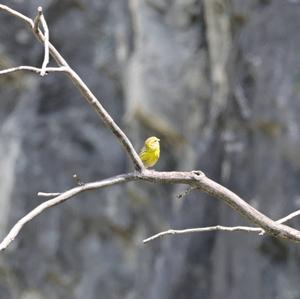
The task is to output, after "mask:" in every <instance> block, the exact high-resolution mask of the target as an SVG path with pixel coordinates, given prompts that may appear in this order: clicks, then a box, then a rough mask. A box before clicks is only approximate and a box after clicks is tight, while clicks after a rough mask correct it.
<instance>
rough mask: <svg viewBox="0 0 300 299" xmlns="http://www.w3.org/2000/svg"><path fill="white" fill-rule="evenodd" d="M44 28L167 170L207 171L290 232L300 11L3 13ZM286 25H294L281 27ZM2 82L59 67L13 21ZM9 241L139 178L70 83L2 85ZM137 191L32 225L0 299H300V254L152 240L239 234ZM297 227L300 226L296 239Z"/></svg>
mask: <svg viewBox="0 0 300 299" xmlns="http://www.w3.org/2000/svg"><path fill="white" fill-rule="evenodd" d="M2 3H3V4H7V5H10V6H12V7H13V8H15V9H19V10H20V11H21V12H23V13H24V14H27V15H28V16H31V17H34V15H35V11H36V8H37V6H38V5H43V8H44V11H45V16H46V19H47V21H48V25H49V28H50V38H51V41H52V42H53V43H54V45H55V46H56V47H57V48H58V49H59V51H61V53H62V55H63V56H64V58H65V59H66V60H67V61H68V62H69V63H70V65H71V66H73V67H74V69H75V70H76V71H78V73H79V75H80V76H81V77H82V79H83V80H84V81H85V82H86V83H87V84H88V86H89V87H90V88H91V90H92V91H93V92H94V93H95V95H96V96H98V97H99V99H100V100H101V102H102V104H103V105H104V106H105V107H106V109H107V110H108V111H109V112H110V113H111V115H112V116H113V118H114V119H115V120H116V122H117V123H118V124H120V125H121V127H122V128H124V131H125V132H126V133H127V134H128V135H129V136H130V138H131V140H132V141H133V143H134V145H135V147H136V148H137V149H139V147H140V146H142V144H143V140H144V139H145V138H146V137H148V136H150V135H157V136H158V137H160V138H161V140H162V158H161V160H160V162H159V164H158V166H157V169H158V170H162V169H164V170H169V169H170V170H171V169H177V170H178V169H181V170H186V169H187V170H190V169H201V170H204V171H205V172H206V173H207V175H208V176H210V177H213V178H214V179H216V180H217V181H219V182H221V183H223V184H225V185H226V186H228V187H230V188H231V189H232V190H233V191H235V192H237V193H238V194H240V195H241V196H242V197H243V198H246V199H248V200H249V201H250V202H251V203H252V204H253V205H254V206H255V207H258V209H259V210H261V211H262V212H264V213H266V214H267V215H269V216H270V217H272V218H274V219H276V218H280V217H282V216H284V215H286V214H287V213H289V212H291V211H292V210H295V209H297V208H298V205H299V184H297V182H298V180H297V179H298V173H299V165H300V163H299V161H300V160H299V153H298V152H299V150H298V149H299V144H300V140H299V136H300V135H299V120H298V115H299V113H298V112H299V110H300V109H299V108H300V104H299V103H300V102H299V92H298V79H299V78H298V77H299V76H298V72H299V59H298V52H299V51H298V49H299V48H300V39H299V38H298V36H297V34H295V32H297V30H298V29H297V28H299V25H300V24H298V23H299V20H300V18H299V4H298V3H297V2H295V1H294V2H292V1H290V2H289V1H286V2H283V1H280V0H277V1H276V0H273V1H253V0H251V1H250V0H249V1H248V0H234V1H220V0H206V1H201V0H185V1H181V0H178V1H177V0H176V1H170V0H129V1H123V0H111V1H104V0H101V1H92V0H89V1H80V0H76V1H75V0H73V1H72V0H68V1H67V0H66V1H54V0H53V1H34V0H31V1H2ZM279 16H280V17H279ZM0 24H2V26H1V27H0V39H1V45H0V66H1V69H2V68H7V67H10V66H15V65H39V64H41V61H42V57H43V52H42V47H41V45H39V44H38V43H37V42H36V41H35V40H34V38H33V37H32V35H31V33H30V32H29V31H28V30H27V29H26V28H24V26H23V24H22V23H21V22H20V21H18V20H16V19H15V18H13V17H10V16H7V15H6V14H3V13H1V14H0ZM0 98H1V101H0V125H1V127H0V153H1V155H0V169H1V172H0V175H1V179H0V190H1V197H0V215H1V217H0V229H1V230H0V231H1V236H4V235H5V234H6V233H7V231H8V230H9V228H10V227H11V225H12V224H13V223H15V222H16V221H17V220H18V219H19V218H20V217H22V216H23V215H24V214H25V213H27V212H28V211H29V210H31V209H32V208H33V207H35V206H36V205H38V204H39V203H41V202H42V200H44V199H42V198H37V196H36V193H37V192H38V191H44V192H57V191H63V190H66V189H68V188H71V187H72V186H74V185H75V184H76V182H75V181H74V180H73V179H72V175H73V174H74V173H76V174H77V175H78V176H79V177H80V180H81V181H83V182H87V181H94V180H99V179H103V178H107V177H110V176H113V175H115V174H119V173H123V172H126V171H128V170H129V169H131V168H132V165H131V163H130V162H128V159H127V156H126V155H125V153H124V152H123V149H122V148H121V146H120V145H119V144H118V142H117V141H116V140H115V138H114V136H112V134H111V133H110V132H109V131H108V130H107V129H106V128H105V127H104V126H103V124H102V123H101V120H99V119H98V117H97V115H96V113H94V112H93V111H92V109H91V108H90V107H89V106H88V105H87V103H85V101H84V99H82V97H81V96H80V94H79V93H78V92H77V91H76V90H75V88H74V86H73V85H72V84H71V82H69V81H68V79H67V78H66V77H65V76H64V75H63V74H50V75H48V76H46V77H45V78H40V77H38V76H33V75H32V74H28V73H16V74H11V75H8V76H4V77H1V78H0ZM182 190H183V189H182V186H181V187H180V186H158V185H149V184H128V185H126V186H124V185H123V186H115V187H112V188H109V189H103V190H100V191H97V192H91V193H88V194H82V195H80V196H78V198H74V199H71V200H70V201H69V202H67V203H65V204H64V205H61V206H58V207H56V208H53V209H51V210H49V211H47V212H46V213H44V214H43V215H41V216H39V217H38V218H37V219H35V220H34V221H32V222H31V223H30V224H28V225H27V226H26V227H25V229H24V230H23V231H22V232H21V234H20V235H19V236H18V238H17V240H16V241H15V242H14V243H13V244H12V246H11V247H10V248H9V249H8V250H7V251H6V252H5V253H3V254H1V259H0V266H1V272H0V298H22V299H25V298H51V299H52V298H53V299H56V298H78V299H79V298H83V297H85V298H89V299H90V298H91V299H93V298H107V299H109V298H130V299H131V298H141V297H144V298H149V299H154V298H155V299H158V298H162V299H166V298H176V299H177V298H179V299H181V298H191V299H192V298H200V297H201V298H274V297H275V298H277V297H278V298H298V297H299V293H300V289H299V287H298V278H299V270H298V269H299V267H298V261H299V258H298V255H299V250H298V249H297V246H295V245H292V244H287V243H282V242H280V241H277V240H272V239H270V238H268V237H263V238H262V237H258V236H255V235H250V234H249V235H246V234H231V235H229V234H225V233H219V234H202V235H188V236H180V237H170V238H166V239H164V240H158V241H155V242H153V243H152V244H149V245H147V246H145V245H142V239H143V238H145V237H147V236H149V235H150V234H153V233H156V232H158V231H161V230H164V229H167V228H169V227H174V228H187V227H197V226H209V225H216V224H223V225H239V224H243V220H242V219H241V218H240V217H239V216H238V215H235V213H234V212H233V211H231V210H230V209H229V208H227V207H226V206H224V204H223V203H219V202H217V201H216V200H214V199H211V198H207V197H206V196H205V195H204V194H201V193H193V194H191V195H189V196H188V197H187V198H185V200H183V201H181V202H179V201H178V200H177V199H176V194H178V192H180V191H182ZM296 224H297V221H296V220H294V222H293V225H294V226H295V227H296Z"/></svg>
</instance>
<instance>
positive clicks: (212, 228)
mask: <svg viewBox="0 0 300 299" xmlns="http://www.w3.org/2000/svg"><path fill="white" fill-rule="evenodd" d="M212 231H226V232H237V231H239V232H241V231H243V232H261V231H262V229H261V228H259V227H248V226H222V225H216V226H208V227H197V228H188V229H169V230H166V231H163V232H160V233H158V234H155V235H153V236H151V237H149V238H147V239H144V240H143V243H148V242H150V241H153V240H154V239H157V238H161V237H163V236H165V235H178V234H189V233H200V232H212Z"/></svg>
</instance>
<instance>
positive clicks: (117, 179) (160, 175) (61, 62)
mask: <svg viewBox="0 0 300 299" xmlns="http://www.w3.org/2000/svg"><path fill="white" fill-rule="evenodd" d="M0 11H3V12H6V13H8V14H10V15H12V16H14V17H16V18H18V19H20V20H21V21H23V22H24V23H25V24H26V25H27V26H29V28H30V29H31V30H32V32H33V34H34V35H35V36H36V38H37V39H38V41H39V42H41V43H42V44H43V46H44V59H43V63H42V66H41V68H37V67H33V66H19V67H14V68H9V69H6V70H2V71H0V75H5V74H8V73H12V72H16V71H31V72H35V73H39V74H40V75H41V76H44V75H46V74H47V73H50V72H64V73H66V75H67V76H68V77H69V78H70V80H71V81H72V82H73V83H74V85H75V87H76V88H77V89H78V91H79V92H80V93H81V94H82V95H83V97H84V98H85V100H86V101H87V103H88V104H89V105H90V106H91V107H92V108H93V109H94V110H95V112H96V113H97V114H98V115H99V117H100V118H101V120H102V121H103V122H104V124H105V125H106V126H107V127H108V129H110V130H111V132H112V134H114V135H115V137H116V138H117V139H118V140H119V142H120V143H121V144H122V146H123V148H124V150H125V151H126V152H127V154H128V156H129V158H130V159H131V161H132V162H133V165H134V169H135V170H134V171H133V172H129V173H124V174H120V175H117V176H114V177H111V178H107V179H105V180H101V181H96V182H89V183H84V184H81V183H80V184H79V183H78V182H77V186H75V187H74V188H71V189H69V190H67V191H64V192H55V193H45V192H39V193H38V195H39V196H41V197H51V198H50V199H48V200H46V201H45V202H43V203H41V204H40V205H38V206H37V207H36V208H34V209H33V210H32V211H30V212H29V213H28V214H26V215H25V216H24V217H23V218H21V219H20V220H19V221H18V222H17V223H16V224H15V225H14V226H13V228H12V229H11V230H10V232H9V233H8V234H7V236H6V237H5V238H4V239H3V241H2V242H1V243H0V251H1V250H4V249H6V248H7V247H8V246H9V245H10V244H11V242H12V241H13V240H14V239H15V238H16V236H17V235H18V234H19V232H20V231H21V230H22V228H23V226H24V225H25V224H26V223H28V222H30V221H31V220H32V219H34V218H35V217H37V216H38V215H40V214H41V213H43V212H44V211H46V210H47V209H49V208H51V207H53V206H56V205H59V204H61V203H63V202H65V201H66V200H68V199H70V198H73V197H74V196H76V195H78V194H80V193H82V192H85V191H87V190H95V189H99V188H104V187H109V186H112V185H116V184H122V183H127V182H130V181H148V182H151V183H154V184H165V183H166V184H184V185H186V186H187V189H186V191H184V192H183V193H181V194H179V195H178V197H179V198H183V197H185V196H187V195H188V194H189V193H190V192H192V191H202V192H205V193H207V194H208V195H211V196H212V197H215V198H218V199H219V200H221V201H223V202H225V203H226V204H227V205H229V206H230V207H231V208H232V209H233V210H234V211H236V212H237V213H239V214H240V215H241V216H242V217H244V218H245V219H247V220H249V221H250V222H251V223H253V224H254V225H255V227H246V226H236V227H226V226H221V225H216V226H211V227H203V228H191V229H185V230H173V229H170V230H167V231H164V232H160V233H158V234H156V235H154V236H151V237H149V238H147V239H145V240H144V243H146V242H149V241H152V240H154V239H156V238H159V237H162V236H165V235H170V234H183V233H193V232H207V231H229V232H233V231H244V232H256V233H259V235H263V234H264V233H266V234H269V235H272V236H274V237H276V238H281V239H286V240H289V241H292V242H296V243H300V231H299V230H296V229H294V228H292V227H290V226H287V225H284V224H283V223H285V222H287V221H288V220H290V219H292V218H294V217H296V216H299V215H300V210H298V211H295V212H293V213H291V214H289V215H288V216H286V217H284V218H282V219H279V220H277V221H273V220H272V219H270V218H269V217H267V216H266V215H264V214H262V213H261V212H259V211H258V210H256V209H255V208H254V207H252V206H251V205H249V204H248V203H247V202H246V201H244V200H243V199H242V198H240V197H239V196H238V195H236V194H235V193H233V192H232V191H230V190H229V189H227V188H225V187H224V186H222V185H220V184H218V183H217V182H215V181H213V180H211V179H210V178H208V177H206V176H205V174H204V173H203V172H201V171H198V170H197V171H189V172H182V171H155V170H148V169H146V168H145V167H144V165H143V163H142V161H141V159H140V158H139V155H138V154H137V152H136V150H135V149H134V147H133V145H132V143H131V142H130V140H129V138H128V137H127V136H126V134H125V133H124V132H123V130H122V129H121V128H120V127H119V126H118V125H117V124H116V123H115V121H114V120H113V119H112V117H111V116H110V115H109V113H108V112H107V111H106V110H105V108H104V107H103V106H102V104H101V103H100V101H99V100H98V99H97V97H96V96H95V95H94V94H93V93H92V92H91V90H90V89H89V88H88V86H87V85H86V84H85V83H84V81H83V80H82V79H81V78H80V76H79V75H78V74H77V73H76V72H75V71H74V70H73V69H72V68H71V67H70V66H69V65H68V63H67V62H66V61H65V59H64V58H63V57H62V56H61V54H60V53H59V52H58V51H57V49H56V48H55V47H54V46H53V45H52V43H51V42H50V41H49V29H48V26H47V23H46V20H45V17H44V14H43V10H42V8H41V7H39V8H38V12H37V16H36V17H35V19H34V20H32V19H31V18H29V17H27V16H25V15H23V14H21V13H20V12H18V11H16V10H13V9H12V8H10V7H8V6H6V5H2V4H0ZM40 25H41V27H42V29H43V32H42V31H41V30H40V28H39V26H40ZM50 55H51V57H52V58H53V59H54V60H55V61H56V63H57V67H47V65H48V63H49V56H50Z"/></svg>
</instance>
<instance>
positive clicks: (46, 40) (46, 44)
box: [36, 6, 49, 76]
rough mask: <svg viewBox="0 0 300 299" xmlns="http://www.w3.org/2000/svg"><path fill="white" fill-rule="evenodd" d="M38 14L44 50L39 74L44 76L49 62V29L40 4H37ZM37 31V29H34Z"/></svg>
mask: <svg viewBox="0 0 300 299" xmlns="http://www.w3.org/2000/svg"><path fill="white" fill-rule="evenodd" d="M38 15H39V16H40V17H39V18H40V20H41V23H42V26H43V29H44V37H45V38H44V48H45V52H44V61H43V64H42V71H41V76H44V75H45V73H46V67H47V65H48V63H49V29H48V25H47V22H46V20H45V17H44V14H43V9H42V7H41V6H39V8H38ZM36 32H38V30H37V31H36Z"/></svg>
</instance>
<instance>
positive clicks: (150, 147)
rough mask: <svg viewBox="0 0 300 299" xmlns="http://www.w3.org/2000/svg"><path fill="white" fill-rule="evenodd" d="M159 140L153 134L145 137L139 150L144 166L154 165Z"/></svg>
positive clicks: (156, 159) (157, 155) (157, 157)
mask: <svg viewBox="0 0 300 299" xmlns="http://www.w3.org/2000/svg"><path fill="white" fill-rule="evenodd" d="M159 141H160V140H159V139H158V138H157V137H155V136H152V137H149V138H147V139H146V141H145V144H144V146H143V148H142V149H141V151H140V158H141V160H142V161H143V163H144V165H145V167H146V168H148V167H152V166H154V165H155V164H156V162H157V161H158V159H159V154H160V147H159Z"/></svg>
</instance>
